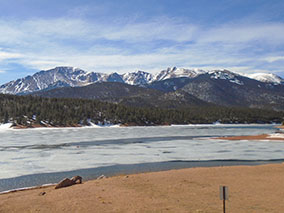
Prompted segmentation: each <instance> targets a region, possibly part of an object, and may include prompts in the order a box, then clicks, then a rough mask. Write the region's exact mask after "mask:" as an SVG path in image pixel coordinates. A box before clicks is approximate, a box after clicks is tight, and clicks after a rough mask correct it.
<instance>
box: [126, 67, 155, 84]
mask: <svg viewBox="0 0 284 213" xmlns="http://www.w3.org/2000/svg"><path fill="white" fill-rule="evenodd" d="M122 79H123V80H124V82H125V83H127V84H131V85H143V84H148V83H151V82H152V81H153V75H152V74H151V73H148V72H144V71H140V70H138V71H136V72H129V73H125V74H123V75H122Z"/></svg>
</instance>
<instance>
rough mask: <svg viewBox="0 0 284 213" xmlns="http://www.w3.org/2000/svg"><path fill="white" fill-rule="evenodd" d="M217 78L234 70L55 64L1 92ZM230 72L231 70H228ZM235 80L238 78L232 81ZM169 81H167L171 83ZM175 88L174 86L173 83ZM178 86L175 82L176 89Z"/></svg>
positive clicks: (263, 78) (270, 77) (262, 77)
mask: <svg viewBox="0 0 284 213" xmlns="http://www.w3.org/2000/svg"><path fill="white" fill-rule="evenodd" d="M212 73H215V74H214V76H215V77H216V78H219V79H220V78H223V79H227V80H229V81H232V79H231V78H230V75H237V74H236V73H232V72H229V71H227V70H215V71H214V70H213V71H204V70H200V69H184V68H176V67H172V68H167V69H165V70H162V71H160V72H159V73H157V74H155V75H154V74H151V73H147V72H143V71H137V72H130V73H125V74H118V73H111V74H105V73H96V72H86V71H84V70H82V69H79V68H73V67H56V68H54V69H50V70H47V71H40V72H37V73H35V74H34V75H32V76H27V77H25V78H21V79H17V80H15V81H11V82H8V83H6V84H3V85H1V86H0V93H4V94H27V93H32V92H35V91H40V90H49V89H54V88H58V87H80V86H86V85H89V84H93V83H96V82H120V83H126V84H130V85H140V86H145V85H148V84H152V85H157V86H158V85H159V84H160V83H159V82H161V81H164V80H168V79H176V78H186V79H187V80H188V79H194V78H197V77H198V76H202V75H206V74H212ZM230 73H231V74H230ZM244 77H247V78H251V79H255V80H257V81H260V82H264V83H267V84H273V85H283V84H284V80H283V79H282V78H281V77H279V76H276V75H274V74H253V75H246V76H244ZM235 83H237V82H235ZM170 86H171V85H169V87H170ZM172 87H173V88H174V87H175V86H173V85H172ZM179 87H180V86H178V85H177V86H176V89H178V88H179Z"/></svg>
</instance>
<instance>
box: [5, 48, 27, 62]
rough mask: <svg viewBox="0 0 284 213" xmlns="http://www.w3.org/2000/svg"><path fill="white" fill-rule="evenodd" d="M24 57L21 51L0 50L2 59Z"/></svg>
mask: <svg viewBox="0 0 284 213" xmlns="http://www.w3.org/2000/svg"><path fill="white" fill-rule="evenodd" d="M21 57H23V55H22V54H20V53H12V52H5V51H1V50H0V61H4V60H8V59H17V58H21Z"/></svg>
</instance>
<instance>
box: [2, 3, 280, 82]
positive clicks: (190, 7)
mask: <svg viewBox="0 0 284 213" xmlns="http://www.w3.org/2000/svg"><path fill="white" fill-rule="evenodd" d="M0 11H1V13H0V84H3V83H6V82H8V81H11V80H15V79H17V78H21V77H25V76H27V75H32V74H34V73H35V72H37V71H40V70H47V69H51V68H54V67H56V66H73V67H78V68H81V69H83V70H86V71H94V72H104V73H112V72H118V73H125V72H134V71H137V70H143V71H146V72H151V73H157V72H159V71H161V70H163V69H166V68H167V67H173V66H176V67H183V68H200V69H205V70H211V69H228V70H231V71H234V72H240V73H247V74H250V73H259V72H262V73H266V72H269V73H274V74H277V75H279V76H281V77H284V36H283V35H284V13H283V11H284V1H283V0H269V1H268V0H249V1H248V0H80V1H79V0H48V1H47V0H40V1H38V0H9V1H7V0H0Z"/></svg>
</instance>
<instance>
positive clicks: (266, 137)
mask: <svg viewBox="0 0 284 213" xmlns="http://www.w3.org/2000/svg"><path fill="white" fill-rule="evenodd" d="M213 139H222V140H233V141H234V140H266V141H284V134H282V133H281V134H279V133H278V134H261V135H247V136H231V137H218V138H213Z"/></svg>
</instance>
